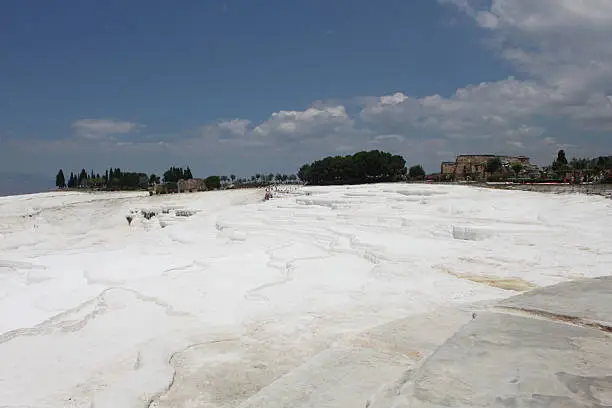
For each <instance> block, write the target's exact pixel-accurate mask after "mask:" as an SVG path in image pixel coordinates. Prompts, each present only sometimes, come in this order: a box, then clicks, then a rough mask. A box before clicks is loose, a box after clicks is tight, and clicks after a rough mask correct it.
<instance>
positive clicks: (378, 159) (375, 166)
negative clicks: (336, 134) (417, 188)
mask: <svg viewBox="0 0 612 408" xmlns="http://www.w3.org/2000/svg"><path fill="white" fill-rule="evenodd" d="M420 170H422V167H421V168H420ZM420 170H419V169H417V168H416V167H415V169H413V170H412V171H413V175H414V176H415V177H416V176H420V175H421V174H420ZM424 173H425V172H424V171H423V176H424ZM405 176H406V161H405V160H404V158H403V157H402V156H398V155H392V154H391V153H387V152H382V151H379V150H371V151H367V152H366V151H363V152H358V153H355V154H353V155H348V156H329V157H325V158H323V159H320V160H316V161H314V162H312V163H309V164H304V165H303V166H302V167H301V168H300V169H299V171H298V177H299V178H300V180H302V181H304V182H306V183H307V184H311V185H334V184H365V183H378V182H385V181H399V180H403V179H405Z"/></svg>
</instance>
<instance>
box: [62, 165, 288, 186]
mask: <svg viewBox="0 0 612 408" xmlns="http://www.w3.org/2000/svg"><path fill="white" fill-rule="evenodd" d="M193 178H194V177H193V174H192V172H191V169H190V168H189V166H187V167H186V168H183V167H176V166H172V167H170V168H169V169H168V170H166V171H165V172H164V173H163V175H162V177H159V176H157V175H156V174H150V175H147V174H145V173H136V172H125V171H122V170H121V169H119V168H111V169H108V170H106V171H105V172H104V173H103V174H100V173H94V171H93V170H91V171H90V172H87V171H86V170H85V169H82V170H81V171H80V172H76V173H74V172H70V174H69V175H67V174H64V170H63V169H60V170H59V171H58V172H57V175H56V176H55V185H56V187H58V188H70V189H79V188H81V189H96V190H141V189H142V190H145V189H147V188H148V187H150V186H153V185H154V184H159V183H160V182H162V181H163V182H164V183H176V182H178V181H179V180H181V179H182V180H189V179H193ZM297 179H298V178H297V176H296V175H295V174H291V175H288V174H281V173H276V174H274V173H269V174H260V173H257V174H255V175H253V176H250V177H242V178H238V177H236V175H234V174H231V175H229V176H217V175H213V176H209V177H206V178H205V179H204V182H205V184H206V187H207V188H209V189H219V188H222V187H230V186H231V185H236V186H243V187H251V186H252V187H257V186H262V185H268V184H270V183H274V182H276V183H286V182H297Z"/></svg>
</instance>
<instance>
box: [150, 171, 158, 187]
mask: <svg viewBox="0 0 612 408" xmlns="http://www.w3.org/2000/svg"><path fill="white" fill-rule="evenodd" d="M149 184H159V176H158V175H156V174H155V173H153V174H151V175H150V176H149Z"/></svg>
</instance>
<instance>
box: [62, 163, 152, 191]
mask: <svg viewBox="0 0 612 408" xmlns="http://www.w3.org/2000/svg"><path fill="white" fill-rule="evenodd" d="M152 176H154V175H152ZM55 185H56V187H58V188H66V187H67V188H94V189H107V190H138V189H144V188H147V187H148V185H149V176H148V175H147V174H146V173H135V172H125V171H122V170H121V169H119V168H114V169H113V168H111V169H108V170H105V172H104V174H100V173H94V171H93V170H91V172H89V173H88V172H87V171H86V170H85V169H82V170H81V171H80V173H74V172H70V175H69V176H68V179H67V180H66V175H65V174H64V170H63V169H60V170H59V171H58V173H57V175H56V176H55Z"/></svg>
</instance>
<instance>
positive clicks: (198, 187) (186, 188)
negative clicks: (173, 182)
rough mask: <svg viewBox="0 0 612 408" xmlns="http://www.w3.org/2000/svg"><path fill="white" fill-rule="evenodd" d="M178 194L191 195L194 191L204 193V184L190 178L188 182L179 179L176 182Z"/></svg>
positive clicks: (202, 180) (202, 181) (199, 180)
mask: <svg viewBox="0 0 612 408" xmlns="http://www.w3.org/2000/svg"><path fill="white" fill-rule="evenodd" d="M177 184H178V192H179V193H187V192H188V193H192V192H194V191H206V190H207V188H206V183H205V181H204V179H196V178H192V179H189V180H183V179H180V180H179V181H178V183H177Z"/></svg>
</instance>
